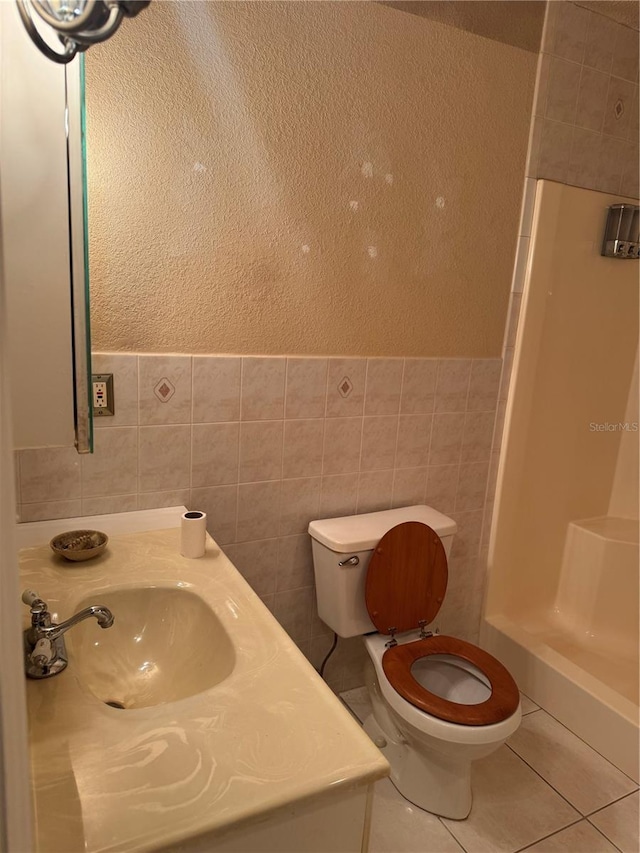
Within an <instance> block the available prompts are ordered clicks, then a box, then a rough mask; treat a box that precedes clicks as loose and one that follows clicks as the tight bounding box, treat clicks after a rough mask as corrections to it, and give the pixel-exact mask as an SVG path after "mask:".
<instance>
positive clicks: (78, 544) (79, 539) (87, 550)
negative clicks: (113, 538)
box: [49, 530, 109, 562]
mask: <svg viewBox="0 0 640 853" xmlns="http://www.w3.org/2000/svg"><path fill="white" fill-rule="evenodd" d="M108 541H109V537H108V536H107V534H106V533H102V532H101V531H100V530H69V531H68V532H67V533H59V534H58V535H57V536H54V537H53V539H52V540H51V542H49V545H50V546H51V550H52V551H53V552H54V553H55V554H59V555H60V556H61V557H64V558H65V560H73V561H74V562H80V561H82V560H90V559H91V558H92V557H97V556H98V554H102V552H103V551H104V549H105V548H106V547H107V542H108Z"/></svg>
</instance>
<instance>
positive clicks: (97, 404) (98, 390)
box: [91, 373, 115, 418]
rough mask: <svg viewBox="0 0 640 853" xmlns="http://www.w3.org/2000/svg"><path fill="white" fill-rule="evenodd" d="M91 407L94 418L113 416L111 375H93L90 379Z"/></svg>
mask: <svg viewBox="0 0 640 853" xmlns="http://www.w3.org/2000/svg"><path fill="white" fill-rule="evenodd" d="M91 388H92V396H91V400H92V405H93V416H94V418H104V417H109V416H111V415H113V414H114V412H115V407H114V405H113V373H94V374H93V376H92V377H91Z"/></svg>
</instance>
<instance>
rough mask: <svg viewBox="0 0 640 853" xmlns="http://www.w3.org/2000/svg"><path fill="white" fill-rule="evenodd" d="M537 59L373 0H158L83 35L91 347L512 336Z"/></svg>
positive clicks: (466, 345) (472, 343)
mask: <svg viewBox="0 0 640 853" xmlns="http://www.w3.org/2000/svg"><path fill="white" fill-rule="evenodd" d="M509 5H510V6H513V5H514V4H509ZM489 6H491V4H488V7H489ZM515 6H517V4H515ZM535 65H536V56H535V54H534V53H532V52H530V51H527V50H525V49H522V48H520V47H514V46H512V45H510V44H505V43H503V42H500V41H497V40H492V39H489V38H485V37H482V36H479V35H475V34H472V33H470V32H466V31H463V30H461V29H458V28H456V27H452V26H447V25H445V24H442V23H439V22H435V21H433V20H428V19H425V18H421V17H418V16H416V15H409V14H405V13H403V12H401V11H399V10H397V9H393V8H389V7H388V6H384V5H379V4H374V3H350V2H320V3H315V2H306V3H301V2H298V3H286V2H285V3H271V2H261V3H256V2H254V3H244V2H232V3H222V2H220V3H218V2H216V3H211V2H209V3H205V2H200V3H191V2H156V3H152V5H151V6H150V7H149V9H147V10H146V11H145V12H144V13H143V14H142V15H140V17H139V18H137V19H136V20H135V21H134V22H126V23H125V25H123V27H122V29H121V31H120V32H119V33H118V35H117V37H116V38H114V39H113V40H111V41H110V42H109V44H108V45H105V46H98V47H95V48H92V50H91V52H90V53H89V54H88V55H87V99H88V110H89V144H88V149H89V172H90V182H89V195H90V220H91V238H90V239H91V276H92V300H93V317H92V322H93V339H94V346H95V348H96V349H103V350H112V351H113V350H133V351H135V350H138V351H147V352H149V351H178V352H196V353H197V352H237V353H251V352H255V353H265V354H275V353H299V354H321V353H343V354H369V355H407V356H420V355H423V356H431V355H439V356H494V355H499V354H500V347H501V343H502V335H503V328H504V318H505V313H506V308H507V300H508V295H509V282H510V278H511V272H512V265H513V255H514V250H515V241H516V231H517V221H518V208H519V204H520V195H521V188H522V175H523V171H524V163H525V153H526V146H527V136H528V129H529V119H530V112H531V101H532V95H533V84H534V76H535ZM356 208H357V209H356Z"/></svg>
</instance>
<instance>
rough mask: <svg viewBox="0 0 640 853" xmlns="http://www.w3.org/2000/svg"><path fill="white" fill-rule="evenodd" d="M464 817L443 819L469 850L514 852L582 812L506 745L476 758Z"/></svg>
mask: <svg viewBox="0 0 640 853" xmlns="http://www.w3.org/2000/svg"><path fill="white" fill-rule="evenodd" d="M471 783H472V789H473V806H472V808H471V814H470V815H469V817H468V818H467V819H466V820H462V821H456V820H444V821H443V823H444V824H445V825H446V826H447V827H448V828H449V830H450V831H451V832H452V833H453V835H455V837H456V839H457V840H458V841H459V843H460V844H461V845H462V846H463V847H464V848H465V850H467V851H470V853H485V851H486V853H498V851H499V853H513V851H515V850H520V849H521V848H522V847H525V846H526V845H527V844H533V843H534V842H536V841H539V840H540V839H541V838H544V837H545V836H547V835H550V834H551V833H553V832H557V831H558V830H560V829H563V828H564V827H566V826H568V825H569V824H570V823H573V822H574V821H576V820H577V819H578V818H579V817H580V815H579V814H578V812H577V811H576V810H575V809H573V808H572V807H571V806H570V805H569V804H568V803H567V802H565V800H563V799H562V797H560V796H559V794H557V793H556V792H555V791H554V790H553V788H551V787H550V786H549V785H547V783H546V782H544V781H543V780H542V779H541V778H540V777H539V776H538V774H537V773H534V771H533V770H532V769H531V768H530V767H527V765H526V764H525V763H524V761H522V760H521V759H520V758H518V756H517V755H516V754H515V753H514V752H512V751H511V750H510V749H509V748H508V747H507V746H503V747H500V749H498V750H497V751H496V752H494V753H493V755H490V756H489V757H488V758H484V759H482V760H481V761H476V762H475V764H474V765H473V769H472V777H471Z"/></svg>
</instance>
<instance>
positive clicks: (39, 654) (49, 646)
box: [29, 639, 55, 668]
mask: <svg viewBox="0 0 640 853" xmlns="http://www.w3.org/2000/svg"><path fill="white" fill-rule="evenodd" d="M29 657H30V659H31V663H33V665H34V666H39V667H42V668H43V667H45V666H49V664H50V663H51V661H52V660H53V659H54V658H55V652H54V648H53V643H52V642H51V640H46V639H43V640H38V642H37V643H36V644H35V646H34V647H33V651H32V652H31V654H30V656H29Z"/></svg>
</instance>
